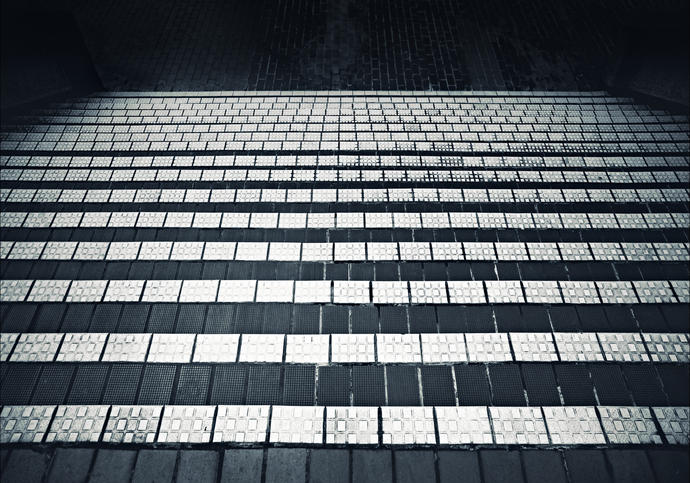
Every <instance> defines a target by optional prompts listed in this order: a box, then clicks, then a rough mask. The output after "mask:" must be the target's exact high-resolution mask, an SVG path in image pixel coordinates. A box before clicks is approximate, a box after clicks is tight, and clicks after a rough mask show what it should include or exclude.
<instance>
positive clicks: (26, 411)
mask: <svg viewBox="0 0 690 483" xmlns="http://www.w3.org/2000/svg"><path fill="white" fill-rule="evenodd" d="M54 411H55V406H4V407H3V408H2V411H0V421H2V423H1V425H0V443H3V444H5V443H40V442H41V441H43V436H44V435H45V434H46V431H47V430H48V425H49V424H50V420H51V418H52V416H53V412H54Z"/></svg>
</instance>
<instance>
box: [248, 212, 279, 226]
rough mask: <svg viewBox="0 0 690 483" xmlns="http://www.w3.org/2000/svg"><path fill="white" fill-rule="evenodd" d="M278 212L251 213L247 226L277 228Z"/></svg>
mask: <svg viewBox="0 0 690 483" xmlns="http://www.w3.org/2000/svg"><path fill="white" fill-rule="evenodd" d="M277 227H278V213H259V212H254V213H252V217H251V220H250V222H249V228H277Z"/></svg>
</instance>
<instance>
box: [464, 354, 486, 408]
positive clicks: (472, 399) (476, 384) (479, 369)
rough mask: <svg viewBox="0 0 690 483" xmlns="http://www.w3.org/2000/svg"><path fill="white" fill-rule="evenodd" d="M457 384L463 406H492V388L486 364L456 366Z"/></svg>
mask: <svg viewBox="0 0 690 483" xmlns="http://www.w3.org/2000/svg"><path fill="white" fill-rule="evenodd" d="M455 382H456V383H457V385H458V400H459V401H460V405H461V406H490V405H491V386H490V385H489V376H488V374H487V372H486V366H484V364H469V365H459V366H455Z"/></svg>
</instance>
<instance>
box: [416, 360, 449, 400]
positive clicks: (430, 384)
mask: <svg viewBox="0 0 690 483" xmlns="http://www.w3.org/2000/svg"><path fill="white" fill-rule="evenodd" d="M451 370H452V368H451V367H450V366H422V393H423V394H422V395H423V397H424V405H425V406H455V394H454V393H453V375H452V373H451Z"/></svg>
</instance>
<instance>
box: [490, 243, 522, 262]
mask: <svg viewBox="0 0 690 483" xmlns="http://www.w3.org/2000/svg"><path fill="white" fill-rule="evenodd" d="M494 245H495V247H496V256H497V258H498V260H516V261H517V260H529V256H528V255H527V250H526V248H525V244H524V243H513V242H510V243H507V242H503V243H495V244H494Z"/></svg>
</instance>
